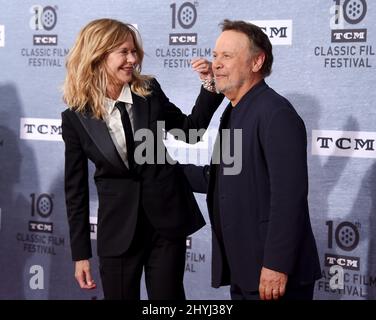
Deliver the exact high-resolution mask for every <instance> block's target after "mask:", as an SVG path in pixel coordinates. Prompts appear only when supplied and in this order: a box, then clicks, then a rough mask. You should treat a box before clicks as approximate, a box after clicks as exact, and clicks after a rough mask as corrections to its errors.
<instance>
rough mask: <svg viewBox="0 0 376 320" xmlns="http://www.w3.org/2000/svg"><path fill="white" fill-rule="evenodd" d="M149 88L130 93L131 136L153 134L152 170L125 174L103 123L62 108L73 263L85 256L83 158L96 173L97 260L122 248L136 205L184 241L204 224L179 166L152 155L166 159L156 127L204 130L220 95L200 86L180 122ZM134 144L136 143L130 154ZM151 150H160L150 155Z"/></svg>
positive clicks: (157, 92)
mask: <svg viewBox="0 0 376 320" xmlns="http://www.w3.org/2000/svg"><path fill="white" fill-rule="evenodd" d="M151 89H152V94H151V95H149V96H147V97H146V98H143V97H140V96H138V95H136V94H134V93H133V92H132V98H133V114H134V131H135V133H136V132H137V130H139V129H149V131H148V132H149V134H150V133H152V135H153V136H154V141H153V143H152V144H151V145H154V153H153V155H154V156H153V158H154V164H153V163H152V164H150V163H148V164H141V165H136V167H135V169H134V170H131V171H130V170H128V168H127V167H126V166H125V165H124V162H123V161H122V159H121V158H120V156H119V154H118V152H117V150H116V147H115V145H114V144H113V142H112V139H111V136H110V134H109V131H108V128H107V126H106V123H105V122H104V121H103V120H98V119H94V118H93V117H92V116H91V114H90V113H87V114H84V115H83V114H80V113H77V112H74V111H72V110H70V109H68V110H65V111H64V112H63V113H62V135H63V139H64V142H65V195H66V207H67V214H68V221H69V229H70V241H71V249H72V258H73V260H75V261H76V260H82V259H88V258H90V257H91V256H92V252H91V244H90V224H89V184H88V159H90V160H91V161H92V162H93V163H94V164H95V167H96V170H95V174H94V180H95V184H96V187H97V191H98V199H99V201H98V202H99V208H98V227H97V251H98V255H99V256H117V255H120V254H122V253H123V252H125V251H126V250H127V248H128V247H129V245H130V243H131V241H132V238H133V235H134V232H135V227H136V222H137V215H138V213H139V212H140V210H141V207H142V210H144V211H145V213H146V215H147V217H148V219H149V220H150V222H151V224H152V225H153V227H154V228H155V229H156V230H157V231H158V232H160V233H161V234H162V235H164V236H166V237H172V238H173V237H185V236H187V235H189V234H191V233H193V232H195V231H197V230H198V229H200V228H201V227H202V226H203V225H204V224H205V221H204V219H203V217H202V215H201V212H200V210H199V208H198V206H197V203H196V201H195V198H194V195H193V193H192V191H191V190H190V187H189V186H188V184H187V181H186V180H185V176H184V174H183V173H182V171H181V168H180V167H179V166H177V165H172V164H169V163H168V162H167V161H165V162H166V163H165V164H156V163H155V162H156V159H157V153H158V154H159V157H161V154H163V155H164V154H166V149H165V147H164V144H163V141H162V139H163V132H162V129H161V128H162V125H161V123H159V125H158V122H159V121H164V126H165V129H166V130H170V129H171V128H180V129H182V130H183V131H184V132H185V133H188V130H189V129H201V128H205V129H206V128H207V127H208V125H209V122H210V120H211V118H212V116H213V114H214V112H215V110H216V109H217V107H218V106H219V105H220V103H221V102H222V100H223V95H219V94H215V93H210V92H208V91H206V90H205V89H203V88H201V92H200V95H199V96H198V98H197V100H196V103H195V106H194V107H193V110H192V113H191V114H190V115H188V116H187V115H184V114H183V113H182V112H181V111H180V109H178V108H177V107H176V106H175V105H174V104H172V103H171V102H170V101H169V99H168V98H167V97H166V95H165V94H164V93H163V91H162V89H161V87H160V85H159V83H158V82H157V81H156V80H155V79H153V80H152V83H151ZM157 131H159V132H157ZM187 136H188V135H187ZM149 138H150V135H149ZM149 142H150V141H149ZM142 143H143V142H142V141H138V142H137V141H136V153H137V149H139V150H140V148H138V147H140V144H142ZM144 145H145V144H144ZM149 147H150V144H149ZM157 148H160V149H159V150H158V152H157ZM141 149H142V148H141ZM136 157H137V155H136ZM149 159H150V158H149Z"/></svg>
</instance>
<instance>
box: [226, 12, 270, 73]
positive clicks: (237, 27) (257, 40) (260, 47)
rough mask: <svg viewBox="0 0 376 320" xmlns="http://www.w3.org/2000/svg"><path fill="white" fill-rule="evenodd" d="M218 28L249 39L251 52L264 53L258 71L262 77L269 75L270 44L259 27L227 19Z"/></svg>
mask: <svg viewBox="0 0 376 320" xmlns="http://www.w3.org/2000/svg"><path fill="white" fill-rule="evenodd" d="M220 26H221V27H222V31H228V30H233V31H237V32H241V33H244V34H245V35H246V36H247V37H248V39H249V42H250V49H251V52H254V53H258V52H260V51H263V52H264V53H265V61H264V64H263V65H262V67H261V70H260V71H261V74H262V75H263V76H264V77H267V76H268V75H270V73H271V72H272V64H273V52H272V44H271V43H270V40H269V38H268V36H267V35H266V34H265V33H264V32H263V31H262V30H261V28H260V27H258V26H256V25H254V24H252V23H248V22H245V21H231V20H227V19H225V20H223V22H222V23H221V24H220Z"/></svg>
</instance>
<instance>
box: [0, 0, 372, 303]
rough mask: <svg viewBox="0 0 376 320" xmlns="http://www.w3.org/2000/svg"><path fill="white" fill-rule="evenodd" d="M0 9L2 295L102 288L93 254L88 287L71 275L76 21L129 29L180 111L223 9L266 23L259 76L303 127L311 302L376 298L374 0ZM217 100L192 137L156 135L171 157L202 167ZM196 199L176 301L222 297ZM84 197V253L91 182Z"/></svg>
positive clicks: (224, 0) (123, 0) (80, 295)
mask: <svg viewBox="0 0 376 320" xmlns="http://www.w3.org/2000/svg"><path fill="white" fill-rule="evenodd" d="M0 6H1V10H0V299H102V298H103V296H102V293H101V287H100V279H99V274H98V271H97V258H96V257H94V258H93V259H92V262H93V272H94V277H95V280H96V282H97V283H98V288H97V289H96V290H94V291H85V292H84V291H82V290H80V289H79V287H78V285H77V284H76V281H75V279H74V264H73V262H72V261H71V255H70V248H69V236H68V225H67V219H66V212H65V200H64V190H63V176H64V144H63V142H62V139H61V120H60V113H61V112H62V111H63V110H64V109H65V108H66V106H65V105H64V103H63V101H62V98H61V97H62V92H61V86H62V83H63V80H64V76H65V65H64V64H65V59H66V56H67V54H68V51H69V48H70V47H71V46H72V45H73V42H74V40H75V38H76V36H77V34H78V32H79V30H80V29H81V28H82V27H83V26H84V25H86V24H87V23H88V22H89V21H91V20H93V19H97V18H101V17H110V18H115V19H119V20H122V21H125V22H129V23H132V24H134V25H135V26H137V28H138V30H139V31H140V33H141V35H142V38H143V43H144V49H145V61H144V66H143V72H144V73H146V74H151V75H155V76H156V77H157V79H158V80H159V82H160V83H161V86H162V88H163V90H164V91H165V93H166V94H167V96H169V98H170V100H171V101H173V102H174V103H175V104H176V105H178V106H179V107H180V108H181V109H182V110H184V112H186V113H189V112H190V110H191V108H192V106H193V103H194V101H195V98H196V95H197V94H198V92H199V88H200V81H199V80H198V77H197V75H196V74H195V73H194V72H193V71H192V69H191V59H192V58H195V57H206V58H208V59H210V58H211V57H212V50H213V47H214V44H215V40H216V38H217V36H218V35H219V34H220V27H219V26H218V24H219V23H220V22H221V21H223V19H226V18H228V19H232V20H246V21H250V22H253V23H255V24H257V25H259V26H260V27H262V28H263V30H264V32H265V33H266V34H267V35H268V36H269V38H270V40H271V42H272V44H273V50H274V57H275V62H274V66H273V72H272V75H271V76H270V77H268V78H267V79H266V80H267V83H268V84H269V85H270V86H271V87H273V88H274V89H275V90H276V91H278V92H279V93H281V94H282V95H284V96H285V97H287V98H288V99H289V100H290V101H291V103H292V104H293V105H294V106H295V108H296V109H297V111H298V112H299V114H300V115H301V117H302V118H303V120H304V121H305V124H306V127H307V133H308V150H307V151H308V164H309V178H310V185H309V187H310V189H309V204H310V214H311V220H312V225H313V230H314V234H315V236H316V240H317V244H318V248H319V255H320V259H321V266H322V274H323V277H322V279H321V280H319V281H318V282H317V284H316V289H315V298H316V299H375V298H376V241H375V239H376V163H375V158H376V151H375V148H376V143H375V140H376V112H375V107H376V105H375V104H376V85H375V83H376V72H375V66H376V55H375V53H376V24H375V20H376V3H375V1H372V0H314V1H313V0H302V1H294V0H284V1H280V0H263V1H260V0H236V1H235V0H219V1H204V0H198V1H184V0H182V1H180V0H175V1H173V0H171V1H170V0H149V1H131V0H112V1H105V0H90V1H88V0H87V1H86V0H85V1H60V0H55V1H54V0H49V1H44V0H43V1H31V0H30V1H29V0H15V1H6V0H0ZM227 103H228V101H227V100H225V101H224V102H223V104H222V105H221V107H220V108H219V110H218V111H217V112H216V114H215V116H214V118H213V120H212V122H211V125H210V129H209V130H208V133H207V134H206V138H205V140H204V141H203V142H201V143H199V144H198V145H195V146H186V145H185V144H184V143H176V142H175V141H173V140H172V139H171V138H170V137H169V136H167V137H166V145H167V146H168V148H169V150H170V153H171V155H172V156H173V157H174V158H176V159H178V160H179V161H181V162H192V163H198V164H205V163H208V162H209V160H210V154H211V148H212V144H213V141H214V138H215V134H216V130H217V128H218V123H219V118H220V116H221V113H222V111H223V109H224V107H225V105H226V104H227ZM288 144H289V141H286V146H288ZM90 170H91V175H92V173H93V168H91V169H90ZM92 186H93V184H92ZM251 196H252V195H250V197H251ZM196 197H197V200H198V202H199V205H200V207H201V209H202V212H203V214H204V216H205V219H206V221H207V225H206V226H205V227H204V228H202V229H201V230H199V231H198V232H196V233H195V234H193V235H192V236H191V237H189V238H188V239H187V254H186V269H185V287H186V294H187V298H188V299H229V298H230V297H229V288H228V287H224V288H220V289H214V288H211V287H210V276H211V275H210V273H211V266H210V264H211V247H210V246H211V234H210V224H209V219H208V216H207V209H206V202H205V196H204V195H201V194H200V195H199V194H197V195H196ZM90 206H91V218H90V219H91V231H92V244H93V250H94V252H95V251H96V210H97V195H96V190H95V189H94V188H91V198H90ZM142 296H143V298H146V294H145V289H144V288H143V291H142Z"/></svg>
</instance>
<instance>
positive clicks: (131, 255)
mask: <svg viewBox="0 0 376 320" xmlns="http://www.w3.org/2000/svg"><path fill="white" fill-rule="evenodd" d="M185 252H186V238H185V237H182V238H179V239H166V238H165V237H163V236H161V235H160V234H159V233H158V232H156V231H155V230H154V228H153V227H152V225H151V224H150V223H149V221H148V219H147V217H146V216H145V213H144V212H140V213H139V217H138V222H137V227H136V232H135V236H134V239H133V240H132V243H131V246H130V247H129V249H128V250H127V251H126V252H125V253H124V254H122V255H121V256H118V257H99V269H100V275H101V281H102V287H103V292H104V298H105V299H106V300H139V299H140V283H141V277H142V271H143V270H144V272H145V284H146V290H147V294H148V298H149V299H150V300H185V293H184V286H183V277H184V269H185Z"/></svg>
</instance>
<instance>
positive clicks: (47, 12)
mask: <svg viewBox="0 0 376 320" xmlns="http://www.w3.org/2000/svg"><path fill="white" fill-rule="evenodd" d="M41 22H42V25H43V28H44V29H45V30H47V31H50V30H52V29H53V28H54V27H55V26H56V22H57V15H56V11H55V9H54V8H52V7H50V6H47V7H44V8H43V12H42V15H41Z"/></svg>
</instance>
